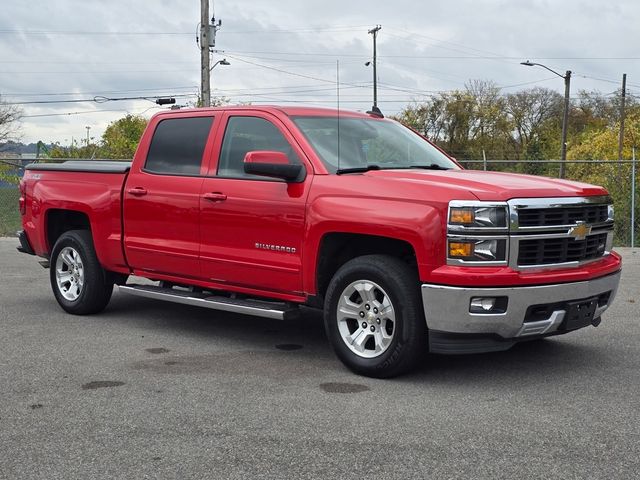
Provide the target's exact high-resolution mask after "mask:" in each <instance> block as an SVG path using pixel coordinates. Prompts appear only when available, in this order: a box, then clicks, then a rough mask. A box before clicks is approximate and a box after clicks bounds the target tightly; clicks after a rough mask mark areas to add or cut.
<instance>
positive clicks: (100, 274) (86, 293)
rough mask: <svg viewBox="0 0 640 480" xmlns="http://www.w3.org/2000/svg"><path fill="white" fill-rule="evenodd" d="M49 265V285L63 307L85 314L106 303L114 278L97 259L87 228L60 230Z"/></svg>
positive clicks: (102, 307) (72, 311)
mask: <svg viewBox="0 0 640 480" xmlns="http://www.w3.org/2000/svg"><path fill="white" fill-rule="evenodd" d="M50 265H51V268H50V280H51V288H52V289H53V294H54V296H55V297H56V300H57V301H58V303H59V304H60V306H61V307H62V308H63V309H64V310H66V311H67V312H69V313H73V314H76V315H87V314H91V313H97V312H100V311H101V310H103V309H104V308H105V307H106V306H107V304H108V303H109V300H110V299H111V294H112V293H113V283H114V279H113V275H111V274H110V273H109V272H107V271H105V270H104V269H103V268H102V266H101V265H100V263H99V262H98V258H97V256H96V252H95V249H94V247H93V240H92V238H91V233H90V232H89V231H87V230H71V231H68V232H65V233H63V234H62V235H61V236H60V238H58V241H57V242H56V244H55V245H54V247H53V249H52V251H51V261H50Z"/></svg>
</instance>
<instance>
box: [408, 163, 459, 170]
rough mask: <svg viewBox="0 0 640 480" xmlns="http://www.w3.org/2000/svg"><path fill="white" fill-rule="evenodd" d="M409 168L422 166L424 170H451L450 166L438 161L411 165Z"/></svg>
mask: <svg viewBox="0 0 640 480" xmlns="http://www.w3.org/2000/svg"><path fill="white" fill-rule="evenodd" d="M409 168H421V169H423V170H451V169H450V168H448V167H443V166H442V165H438V164H437V163H430V164H429V165H411V166H410V167H409Z"/></svg>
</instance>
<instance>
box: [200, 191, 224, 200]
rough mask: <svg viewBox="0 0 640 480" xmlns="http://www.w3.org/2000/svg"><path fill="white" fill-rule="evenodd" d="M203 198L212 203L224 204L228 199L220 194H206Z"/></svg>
mask: <svg viewBox="0 0 640 480" xmlns="http://www.w3.org/2000/svg"><path fill="white" fill-rule="evenodd" d="M203 197H204V199H205V200H209V201H210V202H224V201H225V200H226V199H227V196H226V195H225V194H224V193H220V192H211V193H205V194H204V195H203Z"/></svg>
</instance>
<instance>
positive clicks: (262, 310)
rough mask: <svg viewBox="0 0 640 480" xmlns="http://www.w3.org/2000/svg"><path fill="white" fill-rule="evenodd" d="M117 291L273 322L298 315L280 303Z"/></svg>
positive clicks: (141, 288) (146, 289)
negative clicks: (261, 318)
mask: <svg viewBox="0 0 640 480" xmlns="http://www.w3.org/2000/svg"><path fill="white" fill-rule="evenodd" d="M118 290H120V291H121V292H123V293H127V294H130V295H137V296H139V297H146V298H154V299H157V300H165V301H168V302H174V303H182V304H184V305H194V306H196V307H205V308H210V309H212V310H222V311H225V312H232V313H241V314H244V315H253V316H255V317H264V318H272V319H275V320H290V319H292V318H294V317H296V316H297V315H298V314H299V310H298V308H297V307H291V306H290V305H288V304H286V303H282V302H269V301H265V300H255V299H235V298H227V297H222V296H215V295H214V296H212V295H208V294H204V293H197V292H189V291H180V290H175V289H171V288H162V287H156V286H151V285H133V284H131V285H118Z"/></svg>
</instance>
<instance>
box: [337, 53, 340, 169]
mask: <svg viewBox="0 0 640 480" xmlns="http://www.w3.org/2000/svg"><path fill="white" fill-rule="evenodd" d="M336 102H337V104H338V135H337V137H338V170H340V60H339V59H337V60H336Z"/></svg>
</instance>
